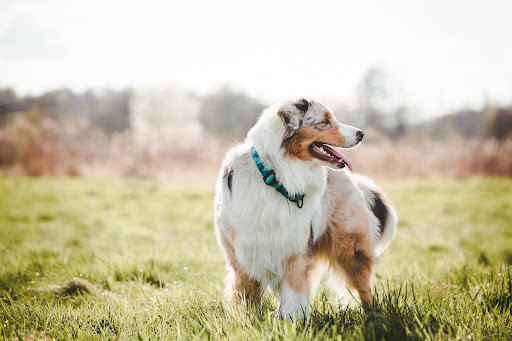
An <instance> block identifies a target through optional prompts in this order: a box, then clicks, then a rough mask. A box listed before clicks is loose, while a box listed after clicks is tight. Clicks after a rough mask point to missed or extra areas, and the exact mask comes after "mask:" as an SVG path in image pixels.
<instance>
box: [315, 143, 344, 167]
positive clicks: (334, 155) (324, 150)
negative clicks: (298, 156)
mask: <svg viewBox="0 0 512 341" xmlns="http://www.w3.org/2000/svg"><path fill="white" fill-rule="evenodd" d="M309 152H310V153H311V154H312V155H313V156H314V157H316V158H317V159H319V160H322V161H327V162H329V163H330V164H331V165H334V166H336V167H338V168H343V167H345V166H347V167H348V168H349V169H350V170H351V171H354V169H353V168H352V164H351V163H350V161H349V160H348V159H347V158H346V157H344V156H343V155H341V154H340V153H338V152H337V151H335V150H334V149H332V148H331V147H329V146H328V145H326V144H325V143H321V142H313V143H312V144H310V145H309Z"/></svg>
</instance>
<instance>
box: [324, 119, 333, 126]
mask: <svg viewBox="0 0 512 341" xmlns="http://www.w3.org/2000/svg"><path fill="white" fill-rule="evenodd" d="M322 124H326V125H327V124H331V120H330V119H326V120H325V121H323V122H322Z"/></svg>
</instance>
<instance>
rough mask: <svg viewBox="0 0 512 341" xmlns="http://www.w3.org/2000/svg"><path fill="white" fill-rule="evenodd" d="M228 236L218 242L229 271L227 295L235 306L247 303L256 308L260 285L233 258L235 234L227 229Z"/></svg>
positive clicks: (230, 229) (222, 236)
mask: <svg viewBox="0 0 512 341" xmlns="http://www.w3.org/2000/svg"><path fill="white" fill-rule="evenodd" d="M227 231H228V236H226V235H221V238H220V242H221V243H222V245H223V246H224V250H225V256H226V260H227V268H228V271H229V284H230V285H229V295H230V298H231V299H232V300H233V301H234V302H236V303H237V304H241V303H242V301H248V302H249V303H250V304H251V305H252V306H253V308H256V306H257V303H258V301H259V299H260V296H261V293H262V291H261V284H260V282H259V281H258V280H256V279H254V278H252V277H250V276H249V275H248V274H246V273H245V272H244V271H243V270H242V268H241V266H240V264H239V263H238V261H237V260H236V257H235V250H234V248H233V241H234V239H235V238H236V232H235V229H233V228H228V229H227Z"/></svg>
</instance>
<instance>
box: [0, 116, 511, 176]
mask: <svg viewBox="0 0 512 341" xmlns="http://www.w3.org/2000/svg"><path fill="white" fill-rule="evenodd" d="M368 136H370V134H368ZM372 136H375V137H374V139H373V140H372V139H366V138H365V141H363V143H362V144H361V146H359V147H357V148H352V149H348V150H344V151H343V153H344V154H345V155H346V156H347V157H348V158H349V159H350V160H351V161H352V163H353V165H354V168H355V170H356V171H357V172H360V173H363V174H368V175H370V176H382V177H396V178H398V177H406V176H455V177H466V176H471V175H485V176H512V139H508V140H504V141H498V140H481V139H472V140H465V139H453V140H451V141H449V142H436V141H432V140H424V139H419V140H413V139H403V140H398V141H391V140H389V139H386V138H384V137H382V136H377V135H376V134H373V135H372ZM228 148H229V146H227V145H226V144H225V143H222V142H220V141H219V140H217V139H215V138H213V137H211V136H207V135H205V134H193V136H189V133H187V132H180V131H179V130H178V129H175V130H173V131H169V132H168V133H167V134H161V135H159V136H157V137H156V138H154V139H148V140H143V141H141V140H139V139H137V138H136V137H135V136H134V134H133V132H125V133H122V134H115V135H112V136H107V135H105V134H104V133H102V132H101V131H99V130H94V129H91V128H90V127H88V126H87V125H85V124H82V126H80V127H79V126H77V125H76V124H69V123H65V122H56V121H52V120H50V119H30V116H29V117H28V118H27V116H19V117H18V118H16V119H14V120H12V121H11V122H10V123H8V124H7V125H4V126H3V127H1V128H0V174H26V175H87V176H91V175H92V176H97V175H99V176H104V175H116V176H133V177H178V178H179V177H197V176H201V177H209V178H212V177H214V176H215V175H216V173H217V172H218V169H219V166H220V162H221V159H222V157H223V154H224V153H225V151H226V150H227V149H228Z"/></svg>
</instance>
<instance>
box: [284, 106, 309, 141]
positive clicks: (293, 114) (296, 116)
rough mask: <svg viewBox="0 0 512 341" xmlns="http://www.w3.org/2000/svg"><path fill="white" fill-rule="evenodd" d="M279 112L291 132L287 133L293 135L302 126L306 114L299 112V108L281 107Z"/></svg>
mask: <svg viewBox="0 0 512 341" xmlns="http://www.w3.org/2000/svg"><path fill="white" fill-rule="evenodd" d="M277 114H278V115H279V117H280V118H281V121H283V124H284V125H285V127H286V128H287V130H288V132H289V133H290V134H287V135H290V136H291V135H293V134H295V133H296V132H297V131H298V130H299V129H300V128H301V127H302V118H303V116H304V113H302V112H298V111H297V110H289V109H286V108H281V109H280V110H279V111H278V112H277Z"/></svg>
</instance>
